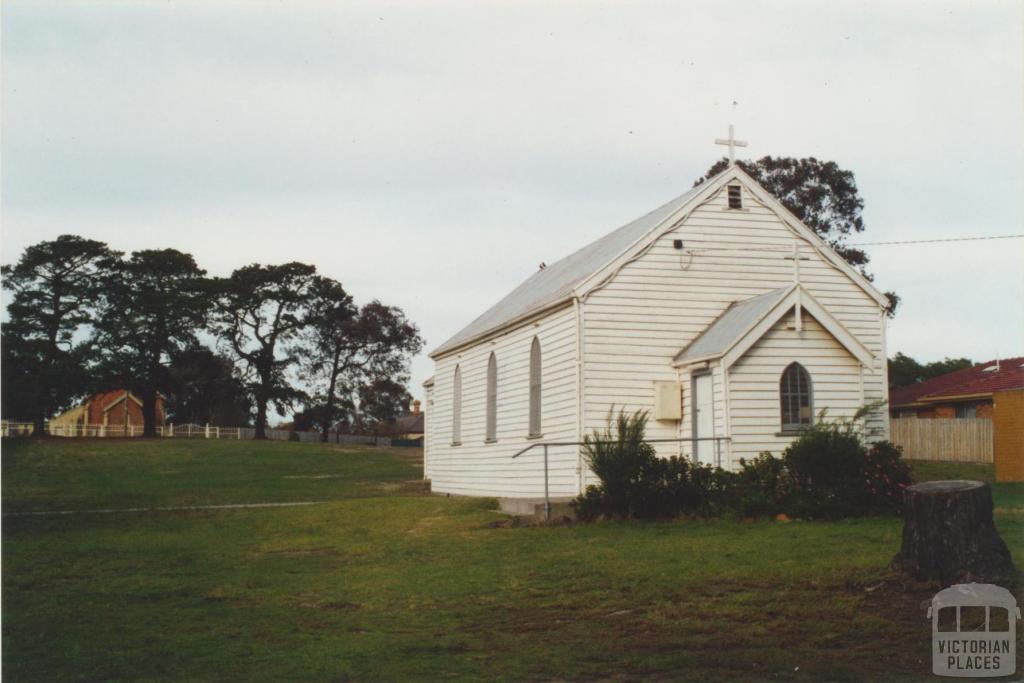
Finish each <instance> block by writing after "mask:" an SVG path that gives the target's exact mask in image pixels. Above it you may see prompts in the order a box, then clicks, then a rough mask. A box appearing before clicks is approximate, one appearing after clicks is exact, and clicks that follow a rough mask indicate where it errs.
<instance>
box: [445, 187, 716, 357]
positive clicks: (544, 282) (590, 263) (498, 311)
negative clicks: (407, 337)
mask: <svg viewBox="0 0 1024 683" xmlns="http://www.w3.org/2000/svg"><path fill="white" fill-rule="evenodd" d="M705 187H706V184H701V185H698V186H697V187H695V188H693V189H691V190H690V191H689V192H686V193H685V194H682V195H679V196H678V197H676V198H675V199H673V200H672V201H670V202H668V203H667V204H664V205H662V206H660V207H658V208H657V209H655V210H654V211H651V212H650V213H648V214H646V215H644V216H641V217H640V218H638V219H636V220H635V221H633V222H631V223H627V224H626V225H624V226H622V227H621V228H619V229H618V230H615V231H614V232H611V233H609V234H607V235H605V236H604V237H602V238H601V239H599V240H597V241H596V242H591V243H590V244H588V245H587V246H585V247H583V248H582V249H580V250H579V251H576V252H574V253H572V254H570V255H569V256H566V257H565V258H563V259H562V260H560V261H557V262H555V263H552V264H551V265H549V266H547V267H546V268H544V269H543V270H538V271H537V272H536V273H534V274H533V275H532V276H530V277H529V278H528V279H527V280H526V281H525V282H524V283H523V284H521V285H519V286H518V287H516V288H515V289H514V290H512V292H511V293H510V294H509V295H508V296H506V297H505V298H504V299H502V300H501V301H499V302H498V303H496V304H495V305H494V306H491V307H490V308H489V309H487V310H486V311H485V312H484V313H483V315H481V316H480V317H478V318H477V319H476V320H474V321H473V322H471V323H470V324H469V325H467V326H466V327H464V328H463V329H462V330H461V331H459V332H458V333H457V334H456V335H455V336H453V337H452V338H450V339H449V340H448V341H446V342H444V343H443V344H441V345H440V346H439V347H437V348H436V349H434V351H433V352H432V353H431V354H430V355H435V354H438V353H444V352H445V351H449V350H451V349H453V348H455V347H457V346H460V345H461V344H464V343H466V342H468V341H470V340H472V339H474V338H475V337H478V336H480V335H483V334H486V333H487V332H490V331H491V330H494V329H497V328H498V327H501V326H502V325H504V324H505V323H507V322H509V321H511V320H515V319H516V318H520V317H522V316H524V315H527V314H529V313H531V312H533V311H539V310H541V309H544V308H546V307H548V306H550V305H552V304H556V303H558V302H559V301H563V300H567V299H568V298H569V296H570V295H571V294H572V291H573V289H574V288H575V287H576V285H578V284H580V283H581V282H583V280H585V279H586V278H588V277H589V276H591V275H593V274H594V273H596V272H597V271H598V270H600V269H601V268H603V267H604V266H605V265H607V264H608V263H609V262H610V261H612V260H613V259H614V258H615V257H617V256H619V255H620V254H622V253H623V252H624V251H626V249H628V248H629V247H630V245H632V244H633V243H634V242H636V241H637V240H639V239H640V238H641V237H643V236H644V235H646V234H647V233H648V232H650V231H651V230H653V229H654V228H656V227H657V226H658V225H659V224H660V223H661V222H662V221H664V220H665V219H666V218H668V217H669V216H671V215H672V214H673V213H674V212H676V211H678V210H679V209H680V208H682V207H683V205H684V204H686V202H688V201H689V200H690V199H691V198H692V197H693V196H694V195H696V194H697V193H698V192H700V191H701V190H703V189H704V188H705Z"/></svg>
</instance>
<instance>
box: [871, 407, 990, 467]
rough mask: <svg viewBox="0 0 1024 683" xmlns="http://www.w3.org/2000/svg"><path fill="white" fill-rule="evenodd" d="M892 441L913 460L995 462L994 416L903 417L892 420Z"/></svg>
mask: <svg viewBox="0 0 1024 683" xmlns="http://www.w3.org/2000/svg"><path fill="white" fill-rule="evenodd" d="M889 433H890V437H889V438H890V439H891V440H892V442H893V443H894V444H896V445H898V446H902V447H903V456H904V457H906V458H909V459H911V460H939V461H943V462H992V461H993V450H992V420H983V419H973V418H932V419H928V418H914V417H910V418H899V419H893V420H890V421H889Z"/></svg>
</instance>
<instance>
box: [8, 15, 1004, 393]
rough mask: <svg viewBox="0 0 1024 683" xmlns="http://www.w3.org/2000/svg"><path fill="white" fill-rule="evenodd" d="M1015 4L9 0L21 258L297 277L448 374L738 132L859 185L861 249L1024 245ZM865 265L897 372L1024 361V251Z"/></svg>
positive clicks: (924, 253) (11, 168)
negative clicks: (547, 268) (106, 255)
mask: <svg viewBox="0 0 1024 683" xmlns="http://www.w3.org/2000/svg"><path fill="white" fill-rule="evenodd" d="M1022 7H1024V3H1021V2H1017V1H1014V2H966V1H963V2H950V3H941V2H934V1H928V2H892V1H891V0H887V1H885V2H829V3H822V2H789V3H786V2H741V1H736V0H734V1H732V2H708V3H698V2H689V1H687V2H629V3H625V2H622V3H599V2H586V3H583V2H553V1H551V0H545V1H543V2H536V3H531V2H522V1H518V2H507V3H495V2H486V3H480V2H458V3H444V2H437V1H432V2H429V3H424V2H407V3H405V2H386V3H385V2H376V3H356V2H338V3H331V4H328V3H298V2H291V1H289V2H280V3H277V2H255V3H254V2H247V3H226V2H216V1H213V0H203V1H202V2H180V1H177V0H169V1H162V2H131V3H128V2H109V3H108V2H98V1H95V0H91V1H89V2H78V3H69V2H61V3H53V4H50V3H46V2H39V1H38V0H32V1H31V2H19V1H12V0H4V2H3V3H2V5H0V12H2V16H0V19H2V58H3V62H2V66H3V73H2V76H3V84H2V88H3V90H2V95H3V101H2V136H3V138H2V171H3V176H2V250H3V254H2V260H3V262H5V263H9V262H12V261H14V260H16V259H17V257H18V255H19V254H20V252H21V251H22V250H23V249H24V248H25V247H26V246H27V245H29V244H31V243H33V242H37V241H39V240H43V239H51V238H54V237H56V236H57V235H59V234H62V233H68V232H71V233H77V234H80V235H85V236H88V237H92V238H97V239H101V240H105V241H107V242H109V243H110V244H111V246H113V247H115V248H118V249H122V250H126V251H131V250H135V249H144V248H156V247H174V248H177V249H181V250H183V251H189V252H191V253H193V254H195V256H196V258H197V260H198V261H199V262H200V264H201V265H202V266H204V267H205V268H206V269H207V270H209V271H210V273H212V274H215V275H227V274H228V273H230V271H231V270H232V269H234V268H236V267H238V266H241V265H244V264H247V263H251V262H262V263H280V262H285V261H291V260H297V261H305V262H309V263H313V264H315V265H316V266H317V267H318V268H319V269H320V271H321V272H323V273H325V274H327V275H329V276H331V277H334V278H337V279H339V280H340V281H341V282H342V283H343V284H344V285H345V287H346V288H347V289H348V290H349V291H350V292H351V293H352V294H353V295H354V296H355V298H356V300H357V301H359V302H365V301H368V300H369V299H372V298H378V299H380V300H382V301H384V302H386V303H389V304H396V305H398V306H401V307H402V308H403V309H404V310H405V311H406V313H407V314H408V315H409V317H410V318H411V319H412V320H414V321H415V322H416V323H417V324H418V325H419V326H420V329H421V330H422V332H423V334H424V336H425V337H426V339H427V341H428V350H429V349H433V348H435V347H436V346H437V345H439V344H440V343H441V342H443V341H444V340H445V339H447V338H448V337H449V336H451V335H452V334H454V333H455V332H457V331H458V330H459V329H460V328H461V327H462V326H464V325H465V324H466V323H468V322H469V321H470V320H472V319H473V318H474V317H476V316H477V315H478V314H479V313H481V312H482V311H483V310H484V309H485V308H487V307H488V306H490V305H491V304H493V303H494V302H495V301H497V300H498V299H500V298H501V297H502V296H503V295H504V294H506V293H507V292H508V291H509V290H511V289H512V288H513V287H514V286H516V285H517V284H518V283H519V282H520V281H522V280H523V279H525V278H526V277H528V276H529V275H530V274H531V273H532V272H533V271H534V270H535V269H536V267H537V264H538V263H540V262H541V261H546V262H548V263H551V262H553V261H555V260H557V259H558V258H560V257H562V256H564V255H566V254H568V253H570V252H572V251H574V250H576V249H577V248H579V247H581V246H583V245H584V244H586V243H587V242H589V241H592V240H594V239H596V238H598V237H600V236H601V235H603V234H605V233H606V232H609V231H610V230H612V229H614V228H616V227H618V226H619V225H621V224H623V223H625V222H627V221H629V220H631V219H633V218H635V217H637V216H639V215H641V214H643V213H646V212H647V211H649V210H650V209H652V208H654V207H656V206H658V205H660V204H661V203H663V202H665V201H666V200H668V199H670V198H671V197H673V196H675V195H677V194H680V193H682V192H683V191H685V190H687V189H688V188H689V187H690V186H691V185H692V183H693V180H694V179H695V178H696V177H698V176H699V175H701V174H702V173H703V171H704V170H705V169H706V168H707V167H708V166H709V165H710V164H711V163H712V162H714V160H715V159H716V158H717V157H718V156H720V155H721V154H722V152H723V149H722V148H720V147H716V146H715V145H713V144H712V142H713V140H714V138H716V137H722V136H724V135H725V133H726V130H727V127H728V125H729V123H731V122H732V123H735V124H736V130H737V135H738V137H740V138H742V139H746V140H749V141H750V147H749V148H748V149H747V150H745V151H746V153H747V155H749V156H751V157H755V156H756V157H759V156H762V155H765V154H771V155H778V156H815V157H818V158H822V159H829V160H834V161H836V162H837V163H839V164H840V165H841V166H842V167H844V168H847V169H849V170H852V171H853V172H854V173H855V174H856V178H857V183H858V186H859V188H860V192H861V195H862V196H863V198H864V201H865V205H866V208H865V214H864V217H865V223H866V225H867V230H866V232H865V233H863V235H862V236H860V237H859V238H858V239H857V241H862V242H869V241H871V242H874V241H889V240H913V239H933V238H942V237H966V236H982V235H1003V234H1011V233H1021V232H1024V228H1022V223H1024V135H1022V126H1024V106H1022V101H1024V96H1022V87H1024V86H1022V84H1024V68H1022V64H1024V43H1022V24H1024V11H1022ZM742 156H744V155H741V157H742ZM868 251H869V253H870V254H871V256H872V263H871V265H870V270H871V271H872V272H873V273H874V274H875V275H876V282H877V284H878V286H879V287H880V288H881V289H883V290H887V289H890V290H895V291H896V292H897V293H898V294H900V295H901V296H902V297H903V304H902V306H901V309H900V312H899V315H898V317H897V318H896V320H895V321H893V322H892V323H890V327H889V352H890V355H891V354H894V353H895V352H896V351H903V352H904V353H908V354H910V355H912V356H914V357H916V358H918V359H919V360H935V359H940V358H942V357H944V356H969V357H971V358H974V359H976V360H985V359H989V358H992V357H995V356H996V355H997V354H998V355H1001V356H1004V357H1005V356H1010V355H1024V303H1022V302H1024V240H1019V239H1018V240H1003V241H990V242H973V243H972V242H967V243H953V244H939V245H920V246H916V247H873V248H869V249H868ZM431 366H432V363H431V362H430V361H429V359H427V358H426V356H425V355H423V356H421V357H420V358H418V359H417V360H416V361H415V362H414V365H413V371H414V372H413V380H414V382H413V387H412V388H413V390H414V393H415V394H416V395H420V394H421V393H422V392H421V388H420V386H419V385H420V383H421V382H422V381H423V380H424V379H426V378H427V377H428V376H429V375H430V374H431V372H432V369H431Z"/></svg>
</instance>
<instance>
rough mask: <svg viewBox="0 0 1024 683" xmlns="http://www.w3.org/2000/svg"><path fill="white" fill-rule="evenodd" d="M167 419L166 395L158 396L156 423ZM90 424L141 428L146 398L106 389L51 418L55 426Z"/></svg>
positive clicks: (120, 427) (112, 428)
mask: <svg viewBox="0 0 1024 683" xmlns="http://www.w3.org/2000/svg"><path fill="white" fill-rule="evenodd" d="M165 420H166V415H165V412H164V398H163V396H160V395H159V394H158V395H157V399H156V424H157V425H163V424H164V422H165ZM87 425H92V426H103V427H108V428H110V429H111V431H121V430H125V431H126V428H128V427H135V428H137V429H141V428H142V426H143V420H142V399H140V398H138V397H137V396H136V395H135V394H133V393H131V392H130V391H128V390H126V389H117V390H115V391H106V392H102V393H99V394H93V395H92V396H90V397H89V398H87V399H85V401H83V402H82V403H81V404H80V405H78V406H76V407H74V408H72V409H70V410H68V411H66V412H64V413H61V414H60V415H58V416H57V417H55V418H53V419H51V420H50V427H51V432H53V431H55V430H54V429H53V427H65V428H66V427H84V426H87Z"/></svg>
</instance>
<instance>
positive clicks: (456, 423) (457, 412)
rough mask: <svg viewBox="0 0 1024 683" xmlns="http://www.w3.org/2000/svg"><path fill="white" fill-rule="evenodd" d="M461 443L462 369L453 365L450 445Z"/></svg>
mask: <svg viewBox="0 0 1024 683" xmlns="http://www.w3.org/2000/svg"><path fill="white" fill-rule="evenodd" d="M461 443H462V370H461V369H460V368H459V366H458V365H456V366H455V376H454V378H453V379H452V445H453V446H458V445H459V444H461Z"/></svg>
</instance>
